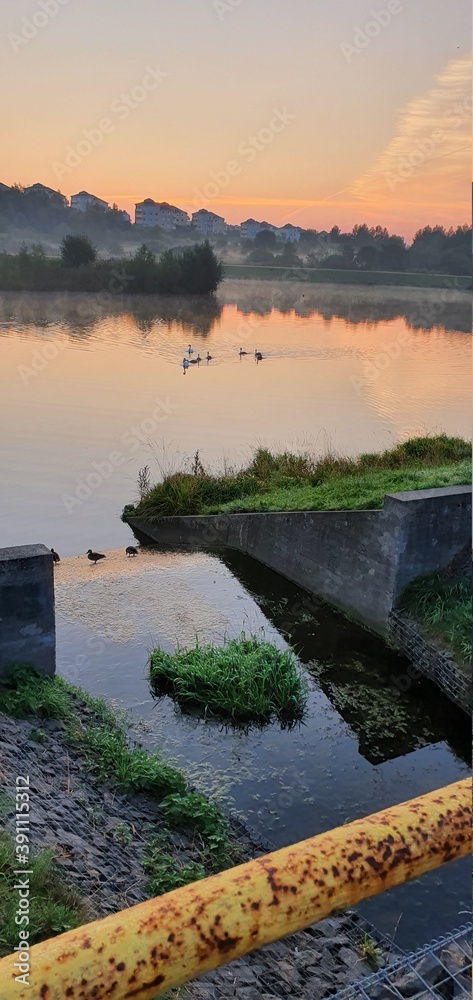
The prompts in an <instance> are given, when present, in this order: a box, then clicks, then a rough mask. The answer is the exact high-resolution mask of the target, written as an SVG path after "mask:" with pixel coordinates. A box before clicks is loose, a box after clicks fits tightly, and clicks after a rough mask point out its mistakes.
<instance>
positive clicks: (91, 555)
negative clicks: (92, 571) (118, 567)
mask: <svg viewBox="0 0 473 1000" xmlns="http://www.w3.org/2000/svg"><path fill="white" fill-rule="evenodd" d="M86 555H87V558H88V559H90V562H93V564H94V566H96V565H97V563H98V561H99V559H106V558H107V557H106V556H104V555H102V553H101V552H92V549H87V553H86Z"/></svg>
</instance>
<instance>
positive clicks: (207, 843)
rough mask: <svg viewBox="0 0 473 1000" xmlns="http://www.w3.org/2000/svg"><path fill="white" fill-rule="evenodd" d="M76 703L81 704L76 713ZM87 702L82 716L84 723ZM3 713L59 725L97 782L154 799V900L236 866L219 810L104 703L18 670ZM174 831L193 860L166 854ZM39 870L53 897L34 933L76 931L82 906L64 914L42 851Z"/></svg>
mask: <svg viewBox="0 0 473 1000" xmlns="http://www.w3.org/2000/svg"><path fill="white" fill-rule="evenodd" d="M78 702H79V703H80V702H81V703H82V710H81V711H80V712H79V713H78V712H77V706H78ZM84 703H85V707H86V710H87V714H86V717H85V719H84V718H83V704H84ZM0 712H4V713H5V714H7V715H10V716H13V718H32V719H38V720H43V721H44V720H46V719H56V720H60V721H62V722H63V723H64V733H63V737H64V740H65V742H66V744H68V745H69V746H70V747H71V748H74V749H76V750H77V751H78V752H79V753H80V754H81V756H82V757H83V759H84V760H85V763H86V765H87V767H88V769H89V770H90V771H91V772H92V773H94V774H95V775H96V776H97V777H98V778H99V779H100V780H101V781H104V782H109V781H111V782H112V783H113V784H115V785H116V786H117V787H118V788H119V789H121V790H123V791H124V792H143V791H144V792H147V793H148V794H150V795H151V796H153V797H154V798H155V799H156V800H157V802H158V803H159V809H160V814H161V817H162V823H161V824H160V830H159V833H158V834H156V836H155V837H154V838H153V840H152V842H151V843H150V844H149V846H148V853H147V856H146V858H145V860H144V869H145V872H146V874H147V875H148V880H149V884H148V888H149V892H150V894H151V895H160V894H161V893H163V892H169V891H170V890H171V889H176V888H178V887H179V886H181V885H187V884H188V883H189V882H194V881H196V880H198V879H200V878H204V877H205V876H206V875H209V874H213V873H214V872H218V871H222V870H223V869H224V868H229V867H231V866H232V865H234V864H235V863H237V861H239V860H240V852H239V847H238V844H237V843H236V842H235V840H234V838H233V837H232V835H231V832H230V828H229V824H228V822H227V820H226V819H225V817H224V816H223V814H222V812H221V810H220V808H219V807H218V806H217V805H215V804H213V803H210V802H208V801H207V800H206V799H205V798H204V797H203V796H201V795H198V794H196V793H195V792H189V791H187V790H186V779H185V776H184V774H183V773H182V772H180V771H179V770H178V769H177V768H175V767H174V765H173V764H172V763H170V762H169V761H166V760H163V759H162V758H161V756H160V755H159V753H157V752H155V753H148V751H147V750H144V749H142V748H140V747H130V746H129V744H128V740H127V722H126V715H125V714H124V713H116V712H114V711H113V710H112V708H110V706H109V705H107V703H106V702H104V701H103V700H102V699H99V698H93V697H91V696H90V695H88V694H87V692H85V691H83V690H82V689H81V688H76V687H73V686H72V685H70V684H68V683H67V682H66V681H64V680H62V679H61V678H59V677H54V678H50V677H45V676H44V675H43V674H38V673H36V672H35V671H33V670H31V669H30V668H27V667H17V668H16V669H14V670H12V671H11V673H10V675H9V677H7V678H6V679H4V680H3V682H2V684H0ZM31 735H32V738H33V739H34V740H37V741H38V742H41V743H44V742H45V741H46V740H47V739H48V733H47V731H44V730H41V729H37V728H35V729H32V731H31ZM38 737H39V739H38ZM0 805H1V803H0ZM117 829H118V828H117ZM172 830H185V831H186V833H187V834H188V835H189V837H190V840H191V843H192V853H193V854H194V855H195V858H194V857H193V858H191V859H189V860H187V859H186V860H184V861H182V860H179V859H178V858H176V857H173V856H172V855H171V854H169V851H168V850H167V849H168V848H169V845H170V844H172V843H173V834H172ZM117 839H118V840H119V842H122V843H124V844H127V843H130V841H131V840H132V836H131V833H130V831H129V828H127V827H126V826H125V825H123V826H122V829H118V832H117ZM8 851H9V848H8V842H7V840H5V843H3V841H1V840H0V928H1V927H6V928H7V931H8V933H7V931H5V932H4V933H3V932H2V931H1V930H0V948H1V947H4V948H5V954H8V953H9V952H10V951H11V950H12V947H14V944H13V945H12V942H11V935H10V930H11V928H10V923H9V921H10V910H9V909H8V906H9V904H8V898H9V897H10V896H11V895H12V894H11V892H10V890H8V892H7V887H8V885H9V881H8V879H9V868H8V865H9V863H10V862H9V858H10V854H9V853H8ZM2 852H3V854H2ZM3 855H5V858H4V857H3ZM37 864H38V873H40V872H41V871H43V869H44V871H45V872H46V877H45V892H46V889H47V882H48V877H49V876H48V874H47V873H48V872H49V873H50V874H51V897H50V898H49V897H47V898H46V901H44V900H43V896H44V893H43V896H42V895H41V893H40V894H39V900H40V901H39V902H38V907H37V910H33V915H34V917H35V920H36V918H37V922H36V923H35V927H37V928H38V933H40V934H42V935H43V937H49V936H53V934H55V933H60V932H61V931H62V930H66V929H68V927H69V926H76V923H77V922H78V923H81V922H82V920H80V919H78V920H77V921H76V923H73V922H72V923H71V921H73V920H75V913H76V910H77V912H78V913H79V910H80V906H79V902H77V905H76V901H75V897H74V898H73V897H70V898H71V900H72V902H73V903H74V907H75V909H74V908H72V910H71V912H69V910H68V909H67V905H66V904H67V903H68V900H69V895H68V890H67V889H65V888H64V887H63V886H61V883H60V882H59V881H58V880H56V877H55V876H54V873H52V861H51V855H50V852H42V854H41V855H39V858H38V863H37ZM4 869H5V870H4ZM35 885H36V883H35ZM48 899H49V902H48ZM41 900H42V901H41ZM7 904H8V905H7ZM40 904H41V905H40ZM56 904H57V905H56ZM71 905H72V903H71ZM2 907H3V909H2ZM2 933H3V936H2ZM43 937H41V940H42V939H43Z"/></svg>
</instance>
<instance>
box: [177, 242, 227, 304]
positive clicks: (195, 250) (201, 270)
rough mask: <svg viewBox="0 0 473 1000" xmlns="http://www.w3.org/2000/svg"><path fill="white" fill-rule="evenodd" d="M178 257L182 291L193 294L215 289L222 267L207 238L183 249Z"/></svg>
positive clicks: (214, 290)
mask: <svg viewBox="0 0 473 1000" xmlns="http://www.w3.org/2000/svg"><path fill="white" fill-rule="evenodd" d="M178 259H179V264H180V267H181V282H182V289H183V291H185V292H189V293H190V294H194V295H206V294H208V293H209V292H216V291H217V288H218V286H219V284H220V282H221V281H223V274H224V268H223V264H222V262H221V261H220V260H219V259H218V257H217V255H216V253H215V251H214V250H213V248H212V246H211V245H210V243H209V241H208V240H206V241H205V243H200V244H196V246H194V247H191V248H189V250H184V252H183V253H182V254H180V256H179V258H178Z"/></svg>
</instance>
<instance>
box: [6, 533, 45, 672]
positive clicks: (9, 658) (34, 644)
mask: <svg viewBox="0 0 473 1000" xmlns="http://www.w3.org/2000/svg"><path fill="white" fill-rule="evenodd" d="M16 665H18V666H20V665H21V666H30V667H34V668H35V669H36V670H41V671H42V672H43V673H45V674H48V675H49V676H53V674H54V673H55V670H56V629H55V615H54V577H53V557H52V555H51V552H50V551H49V549H47V548H46V546H45V545H20V546H17V547H15V548H9V549H0V677H1V676H2V675H5V674H6V673H7V672H8V669H9V668H11V667H12V666H16Z"/></svg>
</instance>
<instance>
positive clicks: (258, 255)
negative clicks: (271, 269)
mask: <svg viewBox="0 0 473 1000" xmlns="http://www.w3.org/2000/svg"><path fill="white" fill-rule="evenodd" d="M246 259H247V261H248V263H249V264H274V254H273V253H271V251H270V250H266V249H265V248H264V247H260V248H256V249H255V250H252V251H251V253H249V254H248V256H247V258H246Z"/></svg>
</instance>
